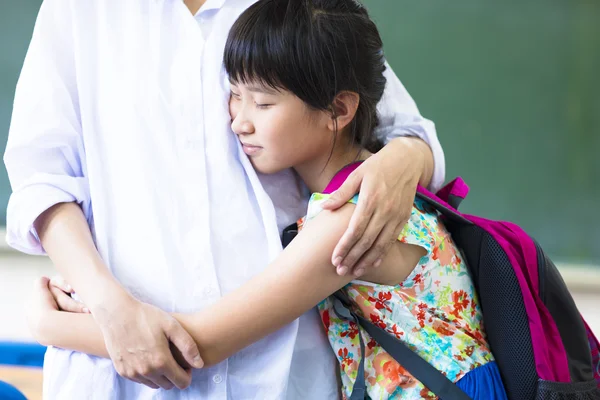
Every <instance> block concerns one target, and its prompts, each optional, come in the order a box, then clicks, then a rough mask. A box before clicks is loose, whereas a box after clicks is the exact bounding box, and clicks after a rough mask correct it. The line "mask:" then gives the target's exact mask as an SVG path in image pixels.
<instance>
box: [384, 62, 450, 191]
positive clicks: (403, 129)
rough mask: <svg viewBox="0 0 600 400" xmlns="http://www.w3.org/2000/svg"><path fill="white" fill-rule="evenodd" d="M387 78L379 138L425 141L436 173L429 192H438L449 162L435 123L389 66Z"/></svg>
mask: <svg viewBox="0 0 600 400" xmlns="http://www.w3.org/2000/svg"><path fill="white" fill-rule="evenodd" d="M386 67H387V68H386V71H385V72H384V75H385V77H386V79H387V84H386V87H385V91H384V93H383V98H382V99H381V101H380V102H379V104H378V106H377V111H378V116H379V127H378V128H377V130H376V132H375V133H376V135H377V137H378V138H379V139H380V140H381V141H383V142H384V143H387V142H389V141H390V140H392V139H394V138H397V137H400V136H416V137H419V138H421V139H422V140H423V141H425V142H426V143H427V144H428V145H429V147H430V148H431V151H432V153H433V161H434V171H433V177H432V179H431V183H430V184H429V189H430V190H432V191H434V192H435V191H437V190H438V189H439V188H441V187H442V185H443V184H444V179H445V175H446V162H445V159H444V151H443V150H442V146H441V145H440V142H439V140H438V137H437V133H436V130H435V124H434V123H433V122H432V121H430V120H428V119H427V118H424V117H423V116H421V113H420V112H419V109H418V108H417V105H416V104H415V102H414V100H413V99H412V97H411V96H410V94H409V93H408V91H407V90H406V88H405V87H404V85H402V82H400V79H398V77H397V76H396V74H395V73H394V71H393V70H392V68H391V67H390V66H389V65H388V64H387V63H386Z"/></svg>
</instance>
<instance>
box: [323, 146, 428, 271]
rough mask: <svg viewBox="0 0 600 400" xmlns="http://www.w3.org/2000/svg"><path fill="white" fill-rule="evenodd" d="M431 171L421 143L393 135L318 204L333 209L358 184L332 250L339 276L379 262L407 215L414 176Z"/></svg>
mask: <svg viewBox="0 0 600 400" xmlns="http://www.w3.org/2000/svg"><path fill="white" fill-rule="evenodd" d="M432 170H433V155H432V153H431V150H430V149H429V146H428V145H427V144H426V143H425V142H423V141H421V140H420V139H418V138H410V137H403V138H397V139H394V140H393V141H392V142H390V143H389V144H388V145H387V146H385V147H384V148H383V149H382V150H381V151H379V152H378V153H377V154H375V155H373V156H372V157H370V158H369V159H367V160H366V161H365V162H363V164H362V165H361V166H360V167H359V168H357V169H356V170H355V171H354V172H353V173H352V174H350V176H349V177H348V179H347V180H346V182H344V184H343V185H342V186H341V187H340V188H339V189H338V190H337V191H335V192H334V193H333V194H332V195H331V197H330V199H329V200H328V201H327V202H325V203H324V204H323V208H324V209H327V210H335V209H338V208H340V207H341V206H343V205H344V204H346V203H347V202H348V201H349V200H350V199H351V198H352V196H354V195H355V194H356V193H358V192H359V188H360V196H359V200H358V204H357V206H356V210H355V211H354V214H353V215H352V218H351V220H350V224H349V225H348V229H347V230H346V232H345V233H344V235H343V236H342V238H341V239H340V242H339V243H338V244H337V246H336V248H335V250H334V252H333V255H332V260H331V262H332V264H333V265H335V266H336V270H337V273H338V274H339V275H345V274H346V273H348V272H353V273H354V275H355V276H357V277H358V276H361V275H363V274H364V273H365V270H366V269H367V268H368V267H370V266H373V267H375V268H377V267H379V266H380V265H381V262H382V260H383V257H384V256H385V254H387V252H388V250H389V248H390V246H391V245H392V244H393V243H394V242H395V241H396V240H397V239H398V236H399V235H400V233H401V232H402V229H403V227H404V225H405V224H406V222H407V221H408V218H409V217H410V213H411V211H412V205H413V201H414V198H415V193H416V190H417V184H418V183H419V180H422V181H423V182H424V183H425V182H427V181H429V179H430V178H431V173H432Z"/></svg>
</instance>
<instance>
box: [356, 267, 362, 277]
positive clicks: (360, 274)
mask: <svg viewBox="0 0 600 400" xmlns="http://www.w3.org/2000/svg"><path fill="white" fill-rule="evenodd" d="M364 273H365V270H364V268H359V269H357V270H356V272H354V275H355V276H356V277H359V276H362V274H364Z"/></svg>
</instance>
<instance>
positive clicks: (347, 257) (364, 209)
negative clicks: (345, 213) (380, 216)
mask: <svg viewBox="0 0 600 400" xmlns="http://www.w3.org/2000/svg"><path fill="white" fill-rule="evenodd" d="M373 214H374V208H373V206H372V204H371V203H370V202H369V200H368V199H366V198H365V199H362V200H359V201H358V204H357V205H356V209H355V210H354V212H353V213H352V217H351V218H350V223H349V224H348V229H346V232H344V234H343V235H342V238H341V239H340V241H339V242H338V244H337V245H336V247H335V249H334V250H333V255H332V260H331V262H332V264H333V265H335V266H336V267H337V272H338V274H339V275H345V274H346V273H348V272H349V271H350V270H351V269H352V267H353V266H354V264H355V263H356V261H357V260H358V259H359V258H360V257H361V256H362V255H363V253H364V252H365V251H366V250H367V249H368V247H367V248H366V249H364V250H363V251H362V252H359V249H357V248H356V244H357V243H358V242H359V241H363V245H364V244H365V240H366V242H370V243H369V247H371V246H370V245H371V244H372V243H373V242H374V241H375V239H376V236H375V237H373V238H367V237H365V231H366V230H367V227H368V226H369V225H370V224H371V220H372V217H373Z"/></svg>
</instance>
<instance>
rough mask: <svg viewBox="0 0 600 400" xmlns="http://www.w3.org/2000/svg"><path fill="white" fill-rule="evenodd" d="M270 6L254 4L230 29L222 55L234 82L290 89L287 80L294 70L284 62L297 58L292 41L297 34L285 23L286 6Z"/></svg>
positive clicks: (267, 4)
mask: <svg viewBox="0 0 600 400" xmlns="http://www.w3.org/2000/svg"><path fill="white" fill-rule="evenodd" d="M269 3H270V2H266V3H265V2H260V1H259V2H258V3H255V4H254V5H253V6H251V7H250V8H249V9H248V10H247V12H246V13H244V14H243V15H242V16H241V17H240V18H239V19H238V20H237V21H236V22H235V24H234V25H233V27H232V28H231V30H230V32H229V37H228V39H227V44H226V46H225V52H224V56H223V61H224V64H225V70H226V71H227V74H228V75H229V79H230V80H231V81H232V82H234V83H238V82H239V83H244V84H248V83H260V84H262V85H265V86H267V87H270V88H273V89H276V90H279V89H289V88H288V87H286V84H285V77H286V76H291V75H292V74H294V73H295V71H292V70H288V68H286V67H289V65H290V63H289V62H287V63H286V62H285V60H290V59H292V58H295V55H294V54H292V52H293V48H294V46H293V43H291V42H290V41H291V40H292V39H293V35H294V32H293V30H292V29H289V25H290V24H289V23H286V22H284V19H285V15H286V7H281V6H279V5H278V4H277V2H273V3H270V4H269ZM257 27H260V28H258V29H257Z"/></svg>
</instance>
